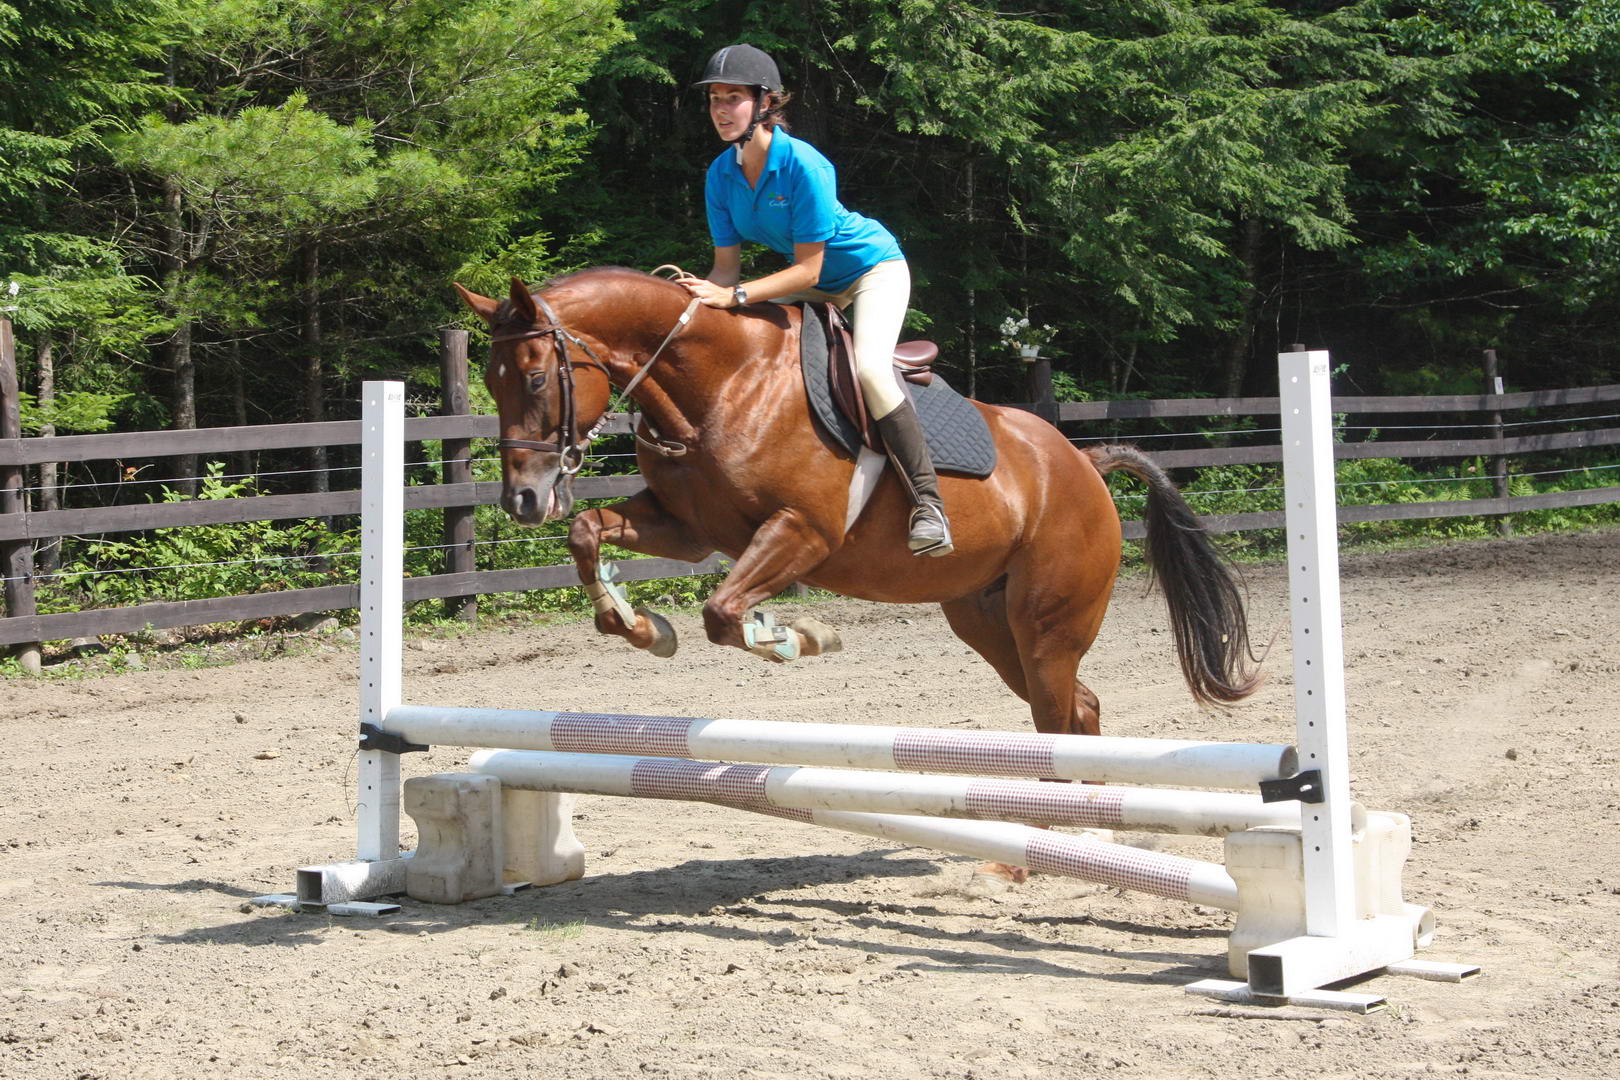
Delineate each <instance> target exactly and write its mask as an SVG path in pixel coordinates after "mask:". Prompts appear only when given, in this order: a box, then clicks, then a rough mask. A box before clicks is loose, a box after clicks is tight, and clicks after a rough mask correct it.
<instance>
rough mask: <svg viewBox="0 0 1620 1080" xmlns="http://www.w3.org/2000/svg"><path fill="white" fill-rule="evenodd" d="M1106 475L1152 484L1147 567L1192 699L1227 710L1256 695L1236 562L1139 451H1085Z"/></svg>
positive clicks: (1256, 675) (1114, 448)
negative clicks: (1163, 606)
mask: <svg viewBox="0 0 1620 1080" xmlns="http://www.w3.org/2000/svg"><path fill="white" fill-rule="evenodd" d="M1085 454H1086V456H1087V457H1089V458H1090V459H1091V462H1092V464H1093V465H1095V466H1096V467H1097V471H1098V472H1100V473H1102V474H1103V475H1104V476H1106V475H1108V474H1109V473H1111V472H1113V471H1114V470H1116V469H1123V470H1124V471H1125V472H1128V473H1130V474H1131V475H1132V476H1134V477H1136V478H1137V479H1138V480H1141V481H1142V482H1143V483H1144V484H1146V485H1147V489H1148V495H1147V512H1146V513H1145V514H1144V515H1143V520H1144V522H1145V523H1146V526H1147V539H1146V541H1145V546H1146V548H1147V562H1148V569H1149V572H1150V573H1151V574H1152V579H1153V580H1154V581H1157V582H1158V583H1159V587H1160V588H1162V589H1163V590H1164V596H1165V600H1166V602H1167V603H1168V604H1169V607H1170V627H1171V630H1172V632H1173V633H1174V635H1175V640H1176V656H1177V658H1178V659H1179V660H1180V661H1181V673H1182V675H1183V676H1185V677H1186V679H1187V686H1188V687H1189V688H1190V689H1191V690H1192V695H1193V697H1194V698H1195V699H1196V700H1197V701H1198V702H1199V703H1201V704H1204V705H1229V704H1231V703H1233V702H1235V701H1241V700H1242V699H1243V698H1246V697H1248V696H1249V695H1250V694H1252V693H1254V692H1255V690H1257V689H1258V688H1259V686H1260V683H1261V676H1260V673H1259V672H1258V671H1257V670H1256V669H1255V667H1254V666H1252V665H1254V664H1258V662H1259V661H1258V659H1257V658H1256V657H1255V655H1254V653H1253V651H1252V650H1251V649H1250V647H1249V621H1248V616H1247V615H1246V614H1245V613H1244V610H1243V593H1242V590H1241V589H1240V588H1239V582H1238V578H1237V575H1236V573H1235V572H1234V571H1233V569H1232V566H1231V565H1230V563H1228V562H1227V560H1226V558H1225V557H1224V556H1222V555H1221V553H1220V551H1219V550H1218V549H1217V548H1216V547H1215V545H1214V544H1213V543H1212V542H1211V541H1210V538H1209V533H1208V532H1206V531H1205V530H1204V527H1203V525H1201V524H1200V523H1199V521H1198V517H1197V515H1195V514H1194V513H1193V512H1192V507H1190V506H1188V505H1187V500H1186V499H1183V498H1182V497H1181V493H1180V492H1179V491H1177V490H1176V486H1175V484H1173V483H1171V482H1170V477H1168V476H1166V475H1165V472H1164V470H1163V469H1161V468H1159V466H1157V465H1155V464H1154V463H1153V461H1152V459H1150V458H1149V457H1148V456H1147V455H1146V454H1144V453H1142V452H1141V451H1140V450H1138V449H1136V448H1135V447H1134V446H1114V445H1110V446H1097V447H1091V448H1088V449H1087V450H1086V451H1085Z"/></svg>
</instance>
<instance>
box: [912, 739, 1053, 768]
mask: <svg viewBox="0 0 1620 1080" xmlns="http://www.w3.org/2000/svg"><path fill="white" fill-rule="evenodd" d="M1055 745H1056V743H1055V741H1054V739H1053V736H1050V735H1016V736H1015V735H1000V734H996V733H995V732H985V731H963V732H946V733H935V732H909V731H908V732H903V733H901V734H900V735H897V736H895V740H894V764H895V767H896V768H900V769H906V770H909V771H912V772H943V773H995V774H997V775H1001V776H1033V777H1037V778H1052V777H1056V775H1057V774H1056V773H1055V772H1054V771H1053V766H1052V754H1053V747H1054V746H1055Z"/></svg>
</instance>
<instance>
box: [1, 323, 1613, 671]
mask: <svg viewBox="0 0 1620 1080" xmlns="http://www.w3.org/2000/svg"><path fill="white" fill-rule="evenodd" d="M0 344H9V342H0ZM4 351H5V352H6V353H7V354H8V355H7V356H6V357H5V358H6V359H7V360H8V361H9V350H4ZM444 360H445V364H446V368H445V371H446V375H447V378H446V384H447V385H449V386H451V387H452V392H451V394H450V395H449V400H448V401H447V402H446V410H447V411H451V412H462V411H464V410H465V409H466V407H467V406H466V398H465V396H464V392H463V395H462V396H460V397H457V396H456V394H455V393H454V388H455V386H456V385H457V383H458V382H459V383H460V385H462V386H463V387H464V385H465V370H466V368H465V351H464V346H463V348H462V351H461V353H460V358H459V372H460V374H459V376H458V375H457V364H458V360H457V357H456V355H455V348H454V346H453V343H451V342H449V341H448V339H447V354H446V356H445V357H444ZM0 367H5V368H7V369H9V372H10V379H11V380H12V381H10V382H8V381H7V379H6V378H5V376H6V375H7V371H4V370H0V397H8V398H9V399H10V401H9V402H8V401H0V554H3V555H4V560H3V561H0V566H4V567H5V568H6V569H5V574H4V576H5V577H6V578H7V582H8V589H7V600H8V603H7V616H8V617H6V618H0V646H4V645H15V644H23V645H30V644H32V643H38V642H42V641H54V640H62V639H67V638H74V637H84V636H91V635H96V634H112V633H130V632H135V631H139V630H142V629H145V628H148V627H150V628H168V627H178V626H191V625H200V624H204V623H214V622H228V621H238V620H251V619H261V618H269V617H275V616H283V615H295V614H301V613H304V612H310V611H326V610H336V609H341V608H351V607H353V606H354V605H355V603H356V602H357V600H356V591H355V589H356V587H355V586H353V585H332V586H323V587H320V588H312V589H295V590H288V591H284V592H272V593H259V594H254V595H250V596H228V597H216V598H211V599H206V600H188V601H179V602H172V603H149V604H139V605H135V606H131V607H126V608H113V609H96V610H90V611H81V612H73V613H67V614H56V615H39V614H36V613H35V612H34V610H33V608H32V591H31V589H28V590H21V589H13V588H11V587H10V586H12V585H14V584H27V585H31V584H32V580H33V569H32V563H31V551H32V545H33V543H34V542H35V541H39V540H47V539H50V538H54V537H65V536H78V535H83V534H103V533H116V532H130V531H140V530H146V529H156V528H176V527H182V526H187V525H217V524H223V523H230V522H246V521H275V520H287V519H307V518H330V517H339V516H344V515H352V514H356V513H358V512H359V508H360V493H359V492H358V491H330V492H317V493H310V494H293V495H258V496H252V497H245V498H237V499H212V500H187V501H181V502H156V503H139V504H127V505H113V506H99V507H82V508H76V509H68V510H53V511H44V512H41V511H30V510H29V509H28V508H27V506H26V499H25V498H24V492H23V491H22V487H23V484H22V480H21V478H22V476H23V474H24V470H25V469H26V468H28V467H30V466H37V465H40V464H44V463H49V462H88V461H101V460H114V459H116V460H120V461H122V462H124V463H126V464H127V463H128V462H129V461H130V460H131V459H134V460H137V461H144V460H147V459H152V458H161V457H172V456H179V455H224V454H234V453H241V452H244V451H262V450H295V449H301V448H307V447H312V446H328V447H341V446H355V445H358V443H359V440H360V423H359V421H357V420H343V421H332V422H328V423H320V424H270V425H260V426H256V427H245V428H201V429H196V430H192V431H148V432H126V433H114V434H105V435H70V436H58V437H52V438H22V437H20V436H19V434H18V428H17V427H16V424H15V410H16V393H15V382H14V379H15V374H14V372H15V369H14V367H12V366H10V365H9V363H8V364H6V365H0ZM1615 401H1620V385H1612V386H1592V387H1577V388H1573V389H1564V390H1542V391H1531V392H1526V393H1513V394H1466V395H1446V396H1427V397H1342V398H1337V399H1335V401H1334V406H1335V409H1336V411H1338V412H1341V413H1347V414H1351V415H1357V414H1360V415H1370V416H1376V415H1384V416H1389V415H1397V414H1409V415H1413V416H1421V415H1424V414H1435V413H1474V412H1480V413H1487V414H1496V415H1497V416H1499V414H1500V413H1501V412H1503V411H1517V410H1523V409H1538V408H1553V407H1566V406H1571V405H1590V404H1601V403H1606V402H1615ZM1018 407H1022V408H1027V409H1032V410H1034V411H1036V412H1038V413H1041V414H1043V415H1047V416H1052V417H1054V418H1055V419H1056V420H1057V422H1058V423H1059V425H1061V426H1063V427H1064V428H1065V429H1066V430H1069V431H1070V433H1071V434H1073V433H1074V431H1073V429H1072V425H1075V424H1080V425H1086V424H1094V423H1095V422H1097V421H1122V420H1158V419H1166V418H1200V417H1243V416H1274V415H1276V414H1277V412H1278V403H1277V399H1276V398H1226V399H1222V398H1195V399H1162V400H1128V401H1101V402H1079V403H1073V402H1070V403H1063V404H1061V405H1056V404H1054V403H1051V402H1043V403H1039V404H1034V405H1024V406H1018ZM7 412H9V413H10V414H11V415H12V417H13V421H12V423H11V424H9V425H7V424H6V423H4V416H5V414H6V413H7ZM1495 423H1500V421H1499V419H1498V420H1495ZM1495 423H1493V422H1492V421H1491V420H1486V421H1482V422H1481V424H1480V425H1479V426H1480V427H1481V428H1486V429H1490V430H1491V431H1492V432H1493V434H1492V435H1490V436H1489V437H1485V438H1471V439H1451V438H1437V439H1426V440H1403V441H1399V442H1377V441H1375V442H1343V443H1339V444H1338V445H1337V446H1336V447H1335V454H1336V456H1337V457H1339V458H1341V459H1364V458H1405V459H1412V458H1442V457H1473V456H1488V457H1493V458H1506V457H1508V456H1514V455H1524V454H1531V453H1543V452H1550V451H1559V450H1573V449H1582V448H1588V447H1600V446H1613V445H1616V444H1620V427H1615V428H1603V429H1589V430H1576V431H1564V432H1553V433H1543V434H1526V435H1511V436H1509V435H1505V434H1501V431H1502V429H1501V428H1499V427H1496V426H1495ZM628 430H629V427H628V424H627V422H626V419H625V418H624V417H622V416H619V417H615V418H614V421H613V422H612V423H611V424H610V425H608V427H607V428H606V431H607V432H608V433H623V432H626V431H628ZM1078 433H1079V434H1080V435H1081V436H1082V437H1088V436H1091V435H1093V434H1094V433H1095V429H1090V430H1088V429H1087V428H1085V427H1084V426H1082V427H1081V428H1080V429H1079V432H1078ZM495 435H496V422H495V418H494V417H492V416H476V415H447V416H433V417H418V418H414V419H411V420H408V421H406V438H407V439H408V440H413V441H417V442H421V441H423V440H442V441H443V442H444V443H445V453H444V455H443V457H444V458H445V459H446V460H445V461H444V462H443V465H444V470H443V477H444V479H445V481H446V482H444V483H439V484H432V485H422V486H414V487H412V488H410V489H409V491H408V492H407V493H406V506H407V508H409V509H418V510H421V509H439V510H443V511H445V512H446V526H445V530H446V531H445V542H446V545H447V548H446V550H447V552H448V554H447V556H446V570H447V571H448V572H446V573H441V574H436V575H433V576H430V577H421V578H413V579H411V580H409V581H407V582H406V584H405V596H406V599H407V600H427V599H445V600H449V601H452V602H454V603H455V604H458V605H460V611H461V612H462V613H463V614H465V613H466V612H467V609H468V607H469V606H470V605H469V604H468V601H469V600H470V598H472V597H475V596H478V595H482V594H485V593H492V592H515V591H524V590H531V589H543V588H556V587H561V586H568V585H574V584H576V578H575V575H574V570H573V567H572V565H571V564H565V565H559V566H538V567H529V568H523V569H511V570H484V571H477V570H474V569H472V562H471V551H472V544H473V541H472V538H471V531H470V530H471V521H470V513H471V508H473V507H477V506H486V505H492V504H495V503H497V502H498V500H499V497H500V485H499V484H498V483H494V482H488V481H484V482H478V481H473V480H472V479H471V478H470V471H469V470H468V469H467V467H466V466H467V457H468V455H469V453H470V446H471V440H474V439H489V438H494V437H495ZM1153 456H1154V458H1155V460H1157V461H1159V462H1160V463H1161V464H1162V465H1164V466H1166V467H1170V468H1198V467H1207V466H1212V465H1231V464H1265V463H1271V462H1277V461H1280V460H1281V447H1280V446H1278V445H1276V444H1270V445H1265V444H1262V445H1253V446H1213V447H1201V448H1198V449H1169V450H1162V451H1155V452H1154V453H1153ZM641 487H642V484H641V480H640V477H639V476H636V475H633V474H632V475H621V476H598V477H581V478H580V479H579V480H578V481H577V483H576V485H575V494H576V495H577V496H578V497H580V498H583V499H601V498H617V497H623V496H627V495H630V494H633V493H634V492H636V491H638V490H640V489H641ZM1609 502H1620V486H1613V487H1604V488H1597V489H1592V490H1585V491H1570V492H1555V493H1547V494H1541V495H1524V496H1500V495H1499V496H1497V497H1495V498H1487V499H1471V500H1441V501H1434V502H1422V503H1401V504H1395V505H1366V506H1342V507H1340V508H1339V520H1340V521H1341V522H1343V523H1350V522H1366V521H1394V520H1413V519H1431V518H1441V517H1456V516H1478V515H1499V514H1511V513H1515V512H1519V511H1524V510H1534V509H1546V508H1552V507H1573V506H1592V505H1599V504H1603V503H1609ZM1204 521H1205V524H1206V526H1207V527H1209V528H1210V529H1211V530H1212V531H1216V532H1236V531H1243V530H1249V529H1270V528H1278V527H1280V526H1281V525H1282V523H1283V514H1282V512H1281V511H1267V512H1255V513H1243V514H1229V515H1214V516H1208V517H1206V518H1204ZM1125 535H1126V536H1127V538H1132V539H1136V538H1140V536H1141V535H1142V529H1141V525H1140V523H1138V522H1134V521H1131V522H1126V523H1125ZM621 565H622V567H623V570H624V576H625V577H626V578H627V579H628V580H632V581H644V580H652V579H657V578H666V577H679V576H686V575H691V574H702V573H713V572H715V571H717V570H718V569H720V568H722V566H723V565H724V564H723V563H722V562H721V560H720V559H719V558H718V557H711V558H709V559H707V560H705V561H704V562H702V563H699V564H696V565H693V564H689V563H679V562H674V561H672V560H668V559H636V560H632V561H629V562H626V563H623V564H621ZM24 591H26V593H27V596H28V602H27V603H26V604H18V603H17V601H16V599H15V597H16V596H18V595H22V594H23V592H24Z"/></svg>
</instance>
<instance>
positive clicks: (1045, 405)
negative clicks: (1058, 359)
mask: <svg viewBox="0 0 1620 1080" xmlns="http://www.w3.org/2000/svg"><path fill="white" fill-rule="evenodd" d="M1024 381H1025V386H1026V387H1027V388H1028V394H1029V400H1030V401H1031V402H1032V403H1033V405H1034V411H1035V415H1036V416H1038V417H1040V418H1041V419H1042V420H1045V421H1046V422H1047V423H1048V424H1056V423H1057V420H1058V407H1057V397H1056V395H1054V394H1053V393H1052V361H1050V360H1048V359H1046V357H1044V356H1037V357H1035V358H1034V359H1032V360H1026V361H1025V362H1024Z"/></svg>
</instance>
